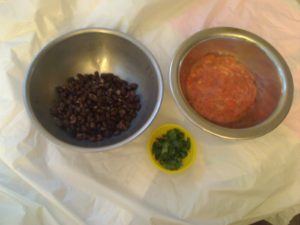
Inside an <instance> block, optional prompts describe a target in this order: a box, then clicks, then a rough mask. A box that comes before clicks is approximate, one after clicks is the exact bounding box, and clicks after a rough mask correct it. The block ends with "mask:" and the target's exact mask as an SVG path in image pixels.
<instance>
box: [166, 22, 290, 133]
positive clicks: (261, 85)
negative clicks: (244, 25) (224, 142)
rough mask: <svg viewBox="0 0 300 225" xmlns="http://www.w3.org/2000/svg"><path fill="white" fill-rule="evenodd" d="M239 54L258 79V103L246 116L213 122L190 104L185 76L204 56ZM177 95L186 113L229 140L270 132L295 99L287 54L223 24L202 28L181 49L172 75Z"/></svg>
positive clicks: (247, 33) (204, 127)
mask: <svg viewBox="0 0 300 225" xmlns="http://www.w3.org/2000/svg"><path fill="white" fill-rule="evenodd" d="M211 52H214V53H225V54H229V55H233V56H235V57H236V58H237V59H238V60H239V61H240V62H241V63H242V64H243V65H245V66H246V67H247V68H248V69H249V70H250V71H251V72H252V73H253V74H254V77H255V80H256V88H257V95H256V99H255V103H254V105H253V107H252V108H251V110H250V111H249V112H248V113H247V115H246V116H244V117H243V118H241V119H240V120H238V121H236V122H234V123H231V124H229V125H220V124H216V123H214V122H211V121H209V120H207V119H205V118H204V117H202V116H201V115H200V114H198V113H197V112H196V111H195V110H194V109H193V107H192V106H191V105H190V104H189V102H188V100H187V98H186V95H185V93H184V92H185V91H184V88H183V86H182V79H184V77H185V76H186V75H187V74H189V71H190V70H191V67H192V66H193V65H194V64H195V62H196V61H197V60H198V59H199V58H200V57H201V56H203V55H205V54H208V53H211ZM169 75H170V76H169V81H170V88H171V92H172V95H173V98H174V100H175V102H176V104H177V106H178V107H179V109H180V110H181V111H182V112H183V113H184V115H185V116H186V117H187V118H188V119H189V120H190V121H191V122H193V123H194V124H195V125H197V126H198V127H200V128H201V129H203V130H205V131H207V132H209V133H211V134H214V135H216V136H219V137H223V138H229V139H243V138H254V137H259V136H262V135H265V134H267V133H268V132H270V131H272V130H273V129H274V128H276V127H277V126H278V125H279V124H280V123H281V122H282V120H283V119H284V118H285V117H286V115H287V114H288V112H289V109H290V107H291V104H292V100H293V80H292V75H291V72H290V70H289V68H288V65H287V63H286V62H285V61H284V59H283V57H282V56H281V55H280V54H279V53H278V52H277V51H276V50H275V49H274V48H273V47H272V46H271V45H270V44H269V43H267V42H266V41H265V40H263V39H262V38H260V37H258V36H257V35H255V34H252V33H250V32H247V31H245V30H241V29H236V28H228V27H219V28H211V29H207V30H203V31H200V32H198V33H196V34H194V35H193V36H191V37H190V38H188V39H187V40H186V41H184V42H183V44H182V45H181V46H180V47H179V48H178V50H177V52H176V54H175V57H174V59H173V61H172V64H171V68H170V74H169Z"/></svg>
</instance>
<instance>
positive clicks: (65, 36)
mask: <svg viewBox="0 0 300 225" xmlns="http://www.w3.org/2000/svg"><path fill="white" fill-rule="evenodd" d="M87 33H104V34H110V35H114V36H117V37H120V38H123V39H125V40H127V41H129V42H131V43H132V44H133V45H134V46H136V47H138V48H139V49H140V50H141V51H142V52H143V53H144V54H145V55H146V56H147V57H148V59H149V60H150V62H151V64H152V65H153V67H154V69H155V72H156V79H157V81H158V97H157V99H156V104H155V107H154V109H153V112H152V114H151V116H150V117H149V118H148V120H147V121H146V123H145V124H144V125H143V126H142V127H141V128H140V129H138V130H137V131H136V132H134V133H133V134H132V135H130V136H129V137H128V138H126V139H124V140H122V141H120V142H118V143H115V144H112V145H108V146H104V147H100V146H92V147H83V146H77V145H73V144H70V143H67V142H64V141H62V140H60V139H59V138H57V137H55V136H54V135H52V134H51V133H50V132H48V130H47V129H46V128H45V127H44V126H42V125H41V123H40V122H39V121H38V119H37V117H36V115H35V114H34V112H33V109H32V105H31V103H30V100H29V84H30V81H31V77H32V72H33V71H34V69H35V66H36V65H37V63H38V61H39V59H40V57H41V56H42V55H44V54H45V53H47V51H48V50H49V49H51V48H52V47H53V46H55V45H56V44H58V43H60V42H62V41H64V40H67V39H69V38H71V37H74V36H77V35H81V34H87ZM22 86H23V91H22V92H23V93H22V95H23V103H24V106H25V110H26V111H27V113H28V115H29V117H30V119H31V121H33V123H34V125H35V126H36V127H38V128H40V129H39V130H41V132H42V133H43V134H44V135H45V136H46V137H47V138H49V139H50V140H51V141H52V142H53V143H55V144H57V145H58V146H63V147H65V148H66V149H74V150H77V151H80V152H102V151H108V150H112V149H115V148H117V147H120V146H122V145H125V144H127V143H129V142H130V141H132V140H133V139H135V138H137V137H138V136H139V135H141V134H142V133H143V132H144V131H145V130H146V129H147V128H148V127H149V126H150V125H151V123H152V122H153V120H154V118H155V117H156V115H157V113H158V112H159V109H160V106H161V104H162V99H163V92H164V90H163V78H162V74H161V70H160V67H159V64H158V63H157V61H156V59H155V57H154V56H153V54H152V53H151V52H150V50H148V48H146V47H145V46H144V45H143V44H142V43H141V42H139V41H138V40H136V39H135V38H133V37H131V36H129V35H128V34H125V33H123V32H120V31H116V30H113V29H107V28H83V29H78V30H74V31H71V32H68V33H65V34H63V35H61V36H59V37H57V38H55V39H53V40H52V41H50V42H48V43H47V44H46V45H45V46H43V47H42V48H41V49H40V50H39V51H38V52H37V53H36V55H35V56H34V57H33V61H32V62H31V64H30V66H29V67H28V69H27V71H26V73H25V78H24V80H23V84H22Z"/></svg>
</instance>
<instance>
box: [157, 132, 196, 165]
mask: <svg viewBox="0 0 300 225" xmlns="http://www.w3.org/2000/svg"><path fill="white" fill-rule="evenodd" d="M190 148H191V140H190V138H189V137H185V135H184V133H183V132H181V131H180V130H179V129H177V128H175V129H171V130H168V131H167V133H166V134H164V135H162V136H161V137H158V138H157V139H156V140H155V142H154V143H153V145H152V152H153V155H154V156H155V159H156V160H157V161H158V162H159V163H160V164H161V165H162V166H163V167H164V168H166V169H169V170H177V169H179V168H180V167H181V166H182V161H183V159H184V158H185V157H186V156H187V155H188V152H189V150H190Z"/></svg>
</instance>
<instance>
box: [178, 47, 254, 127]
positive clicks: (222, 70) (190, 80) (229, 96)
mask: <svg viewBox="0 0 300 225" xmlns="http://www.w3.org/2000/svg"><path fill="white" fill-rule="evenodd" d="M182 86H183V87H184V90H185V95H186V98H187V100H188V102H189V103H190V104H191V106H192V107H193V108H194V109H195V111H197V112H198V113H199V114H200V115H202V116H203V117H205V118H206V119H208V120H210V121H212V122H214V123H217V124H220V125H226V124H230V123H233V122H236V121H238V120H240V119H241V118H243V117H245V116H246V115H247V113H248V112H249V111H250V110H251V108H252V107H253V105H254V103H255V101H256V96H257V88H256V81H255V77H254V75H253V74H252V73H251V71H249V70H248V69H247V68H246V67H245V66H244V65H243V64H242V63H240V62H239V61H238V60H237V59H236V58H235V57H234V56H232V55H228V54H217V53H208V54H205V55H203V56H202V57H200V58H199V59H198V60H197V61H196V62H195V63H194V64H193V65H192V66H191V68H190V70H189V74H186V75H185V77H184V79H182Z"/></svg>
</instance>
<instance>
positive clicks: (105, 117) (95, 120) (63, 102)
mask: <svg viewBox="0 0 300 225" xmlns="http://www.w3.org/2000/svg"><path fill="white" fill-rule="evenodd" d="M137 88H138V85H137V84H135V83H131V84H129V83H128V82H127V81H125V80H122V79H120V78H119V77H117V76H115V75H113V74H110V73H107V74H101V75H100V74H99V73H98V72H95V74H86V75H82V74H78V75H77V76H76V77H74V78H69V79H68V80H67V82H66V83H65V84H64V85H63V86H58V87H57V88H56V93H57V95H58V100H57V102H56V103H55V105H54V107H53V108H52V110H51V111H52V112H51V113H52V115H53V116H54V117H55V119H56V121H57V123H58V125H59V126H60V127H62V128H63V129H64V130H66V131H67V132H68V133H70V134H71V135H72V136H74V137H75V138H76V139H78V140H89V141H101V140H102V139H103V138H108V137H111V136H113V135H118V134H120V133H121V132H122V131H125V130H127V129H128V128H129V126H130V123H131V122H132V120H133V119H134V118H135V117H136V116H137V112H138V111H139V110H140V109H141V103H140V98H139V96H138V95H137V94H136V90H137Z"/></svg>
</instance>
